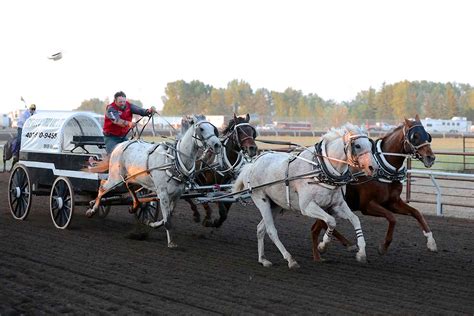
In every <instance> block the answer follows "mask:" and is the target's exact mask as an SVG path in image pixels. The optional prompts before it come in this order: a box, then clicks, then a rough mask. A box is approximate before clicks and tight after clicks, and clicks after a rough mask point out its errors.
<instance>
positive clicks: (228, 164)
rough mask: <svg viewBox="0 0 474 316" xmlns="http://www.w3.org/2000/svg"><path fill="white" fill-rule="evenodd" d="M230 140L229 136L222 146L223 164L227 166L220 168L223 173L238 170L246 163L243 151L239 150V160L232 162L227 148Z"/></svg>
mask: <svg viewBox="0 0 474 316" xmlns="http://www.w3.org/2000/svg"><path fill="white" fill-rule="evenodd" d="M228 141H229V138H226V140H225V141H224V143H223V144H222V145H223V146H222V147H221V152H222V160H223V164H225V168H227V169H225V170H219V171H220V172H222V173H228V172H229V173H230V172H232V173H233V172H235V171H236V170H239V169H240V167H241V166H242V164H243V163H244V159H243V156H242V151H238V152H237V160H236V161H235V163H233V164H232V163H231V162H230V160H229V157H228V156H227V150H226V145H227V143H228Z"/></svg>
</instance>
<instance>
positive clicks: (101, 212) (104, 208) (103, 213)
mask: <svg viewBox="0 0 474 316" xmlns="http://www.w3.org/2000/svg"><path fill="white" fill-rule="evenodd" d="M110 208H111V206H110V205H102V204H101V205H99V209H98V210H97V216H99V218H106V217H107V215H109V212H110Z"/></svg>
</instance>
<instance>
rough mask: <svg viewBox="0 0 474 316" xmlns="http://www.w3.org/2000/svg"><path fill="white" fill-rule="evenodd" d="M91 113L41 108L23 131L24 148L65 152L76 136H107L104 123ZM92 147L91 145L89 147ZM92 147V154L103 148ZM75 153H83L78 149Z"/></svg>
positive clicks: (22, 143)
mask: <svg viewBox="0 0 474 316" xmlns="http://www.w3.org/2000/svg"><path fill="white" fill-rule="evenodd" d="M95 116H96V114H94V113H91V112H69V111H41V112H39V113H37V114H35V115H33V116H31V117H30V118H29V119H27V120H26V122H25V125H23V131H22V134H21V151H27V152H43V153H45V152H46V153H62V152H65V151H69V152H70V151H71V150H72V149H73V148H74V147H75V146H74V145H73V144H71V141H72V140H73V136H103V133H102V126H100V124H99V122H98V120H97V119H96V118H95ZM89 147H90V148H89ZM94 147H95V146H88V147H87V149H88V150H89V152H91V153H102V152H103V151H102V150H99V149H98V148H94ZM74 152H82V149H80V148H78V149H77V150H74Z"/></svg>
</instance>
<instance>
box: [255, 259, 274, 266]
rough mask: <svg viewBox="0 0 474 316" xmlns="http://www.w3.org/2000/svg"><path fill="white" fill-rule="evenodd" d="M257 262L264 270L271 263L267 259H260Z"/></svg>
mask: <svg viewBox="0 0 474 316" xmlns="http://www.w3.org/2000/svg"><path fill="white" fill-rule="evenodd" d="M258 262H259V263H261V264H262V266H264V267H265V268H269V267H271V266H272V263H271V262H270V261H268V260H267V259H260V260H259V261H258Z"/></svg>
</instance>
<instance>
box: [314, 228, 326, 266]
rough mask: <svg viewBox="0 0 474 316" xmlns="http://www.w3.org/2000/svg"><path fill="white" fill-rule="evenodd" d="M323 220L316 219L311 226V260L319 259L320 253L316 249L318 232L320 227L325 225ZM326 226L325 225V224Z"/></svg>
mask: <svg viewBox="0 0 474 316" xmlns="http://www.w3.org/2000/svg"><path fill="white" fill-rule="evenodd" d="M323 223H324V221H322V220H320V219H317V220H316V221H315V222H314V224H313V226H312V227H311V241H312V249H313V260H314V261H318V262H319V261H321V254H320V253H319V250H318V240H319V234H320V233H321V229H322V228H323V226H325V225H324V224H323ZM325 227H327V226H325Z"/></svg>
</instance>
